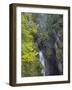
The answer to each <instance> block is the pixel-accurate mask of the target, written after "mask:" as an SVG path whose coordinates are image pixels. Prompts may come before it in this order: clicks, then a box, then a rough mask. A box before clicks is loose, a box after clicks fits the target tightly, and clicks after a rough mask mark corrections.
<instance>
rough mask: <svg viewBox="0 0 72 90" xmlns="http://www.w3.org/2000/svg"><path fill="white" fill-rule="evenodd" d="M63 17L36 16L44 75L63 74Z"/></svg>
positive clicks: (37, 36)
mask: <svg viewBox="0 0 72 90" xmlns="http://www.w3.org/2000/svg"><path fill="white" fill-rule="evenodd" d="M62 18H63V17H62V16H60V15H47V14H39V15H38V16H35V18H34V21H35V23H36V24H37V25H38V32H37V34H36V36H35V41H36V43H37V44H38V48H39V50H40V51H42V52H41V53H42V58H41V57H40V61H41V59H42V61H41V63H42V62H43V63H42V65H43V75H61V74H63V58H62V51H63V50H62V49H63V48H62V43H63V36H62V35H63V34H62V29H63V27H62V23H63V21H62ZM60 45H61V46H60ZM59 51H60V52H59Z"/></svg>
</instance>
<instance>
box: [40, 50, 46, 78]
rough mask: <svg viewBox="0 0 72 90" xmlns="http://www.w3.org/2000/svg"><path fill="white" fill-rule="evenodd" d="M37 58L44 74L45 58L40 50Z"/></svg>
mask: <svg viewBox="0 0 72 90" xmlns="http://www.w3.org/2000/svg"><path fill="white" fill-rule="evenodd" d="M39 58H40V59H39V60H40V62H41V64H42V66H43V68H42V74H43V75H44V76H45V58H44V55H43V53H42V51H39Z"/></svg>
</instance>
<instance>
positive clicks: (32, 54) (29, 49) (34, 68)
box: [21, 13, 41, 76]
mask: <svg viewBox="0 0 72 90" xmlns="http://www.w3.org/2000/svg"><path fill="white" fill-rule="evenodd" d="M21 25H22V27H21V28H22V29H21V30H22V33H21V36H22V37H21V38H22V39H21V40H22V41H21V47H22V48H21V58H22V76H32V75H37V74H40V72H41V66H40V62H39V60H38V59H39V57H38V56H37V54H38V49H37V46H36V44H35V42H34V34H35V33H36V32H37V28H36V24H35V23H34V22H33V20H32V14H29V13H28V14H22V17H21ZM39 68H40V69H39ZM38 71H39V72H38Z"/></svg>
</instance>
